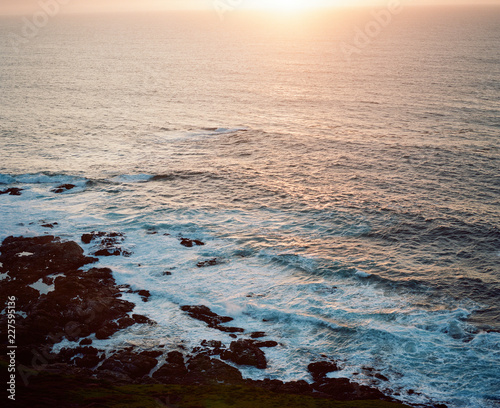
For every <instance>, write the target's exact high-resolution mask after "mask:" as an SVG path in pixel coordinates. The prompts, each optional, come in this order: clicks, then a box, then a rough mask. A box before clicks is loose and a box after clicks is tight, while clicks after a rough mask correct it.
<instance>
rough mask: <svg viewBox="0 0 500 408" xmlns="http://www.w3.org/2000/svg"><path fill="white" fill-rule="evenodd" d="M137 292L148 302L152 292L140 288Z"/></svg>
mask: <svg viewBox="0 0 500 408" xmlns="http://www.w3.org/2000/svg"><path fill="white" fill-rule="evenodd" d="M137 294H139V296H140V297H142V301H143V302H147V301H148V300H149V298H150V297H151V293H149V291H148V290H139V291H137Z"/></svg>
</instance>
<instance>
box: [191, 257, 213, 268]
mask: <svg viewBox="0 0 500 408" xmlns="http://www.w3.org/2000/svg"><path fill="white" fill-rule="evenodd" d="M214 265H217V258H213V259H209V260H208V261H201V262H198V263H197V264H196V266H197V267H198V268H205V267H207V266H214Z"/></svg>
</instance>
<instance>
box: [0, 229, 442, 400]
mask: <svg viewBox="0 0 500 408" xmlns="http://www.w3.org/2000/svg"><path fill="white" fill-rule="evenodd" d="M120 239H121V235H120V234H119V233H104V232H93V233H91V234H85V235H84V236H82V242H90V241H94V240H95V241H96V242H98V243H99V245H100V246H101V248H100V249H99V250H98V251H96V254H97V253H99V254H100V255H102V256H127V254H126V252H124V251H122V250H121V248H120V246H119V244H120ZM181 244H182V245H184V246H187V247H189V246H190V245H201V244H203V243H201V242H198V243H197V242H194V241H190V240H189V239H187V238H185V239H183V240H182V241H181ZM0 251H1V254H0V273H2V274H3V281H2V286H1V289H0V299H1V300H2V302H4V303H6V302H7V301H8V300H9V299H10V298H11V297H15V298H16V302H15V308H16V313H17V317H16V327H15V342H16V366H17V372H16V377H17V385H18V390H19V391H18V393H17V396H18V397H19V398H26V397H27V398H30V396H28V395H24V396H22V395H21V394H22V393H26V394H28V393H30V390H31V388H30V384H32V385H33V384H34V385H33V391H34V394H36V393H37V392H38V391H40V392H41V390H38V391H37V384H39V383H40V382H41V383H43V381H49V382H50V381H53V382H57V383H61V382H62V383H64V382H67V381H68V382H71V380H70V379H69V378H70V377H71V376H73V377H74V378H79V379H80V381H82V384H85V383H86V381H90V382H92V381H97V383H98V384H101V385H102V384H107V385H106V387H108V388H109V387H111V388H113V387H127V386H133V387H139V386H142V385H148V386H149V387H152V388H151V390H153V389H156V388H155V387H160V388H161V387H167V388H168V387H174V386H176V387H180V388H178V394H177V395H178V396H179V395H184V397H182V398H185V397H187V396H189V395H192V394H193V393H194V394H196V393H197V392H198V394H199V397H200V398H201V399H202V398H203V392H200V390H201V389H202V388H203V387H215V388H217V387H222V386H226V387H229V388H228V389H227V392H229V393H231V392H233V391H235V390H236V389H239V390H240V391H239V392H240V393H241V392H243V394H248V395H249V396H250V395H253V393H254V391H252V390H260V392H262V393H263V394H266V393H270V394H269V396H268V398H269V399H270V400H272V399H274V398H277V399H278V400H279V398H281V397H280V396H296V397H297V398H299V396H300V397H301V398H306V399H307V398H312V399H313V400H316V401H319V400H322V401H323V402H322V404H323V403H326V402H324V401H331V402H332V403H333V402H335V401H379V403H378V404H379V405H356V406H388V407H389V406H394V407H397V406H401V407H403V406H408V405H404V404H401V403H399V402H397V401H395V400H394V399H392V398H390V397H387V396H385V395H384V394H382V393H381V392H380V391H379V390H377V389H375V388H370V387H368V386H363V385H358V384H356V383H352V382H350V381H349V380H348V379H345V378H344V379H343V378H328V376H327V375H328V373H330V372H334V371H336V370H337V369H338V368H337V367H336V364H335V362H334V361H325V360H322V359H321V358H320V356H318V361H315V362H312V363H311V364H310V365H309V366H308V370H309V372H310V373H311V376H312V378H313V382H312V383H308V382H306V381H305V380H301V381H294V382H282V381H280V380H250V379H243V377H242V375H241V373H240V371H239V370H238V368H236V367H237V366H244V365H251V366H254V367H257V368H260V369H264V368H265V367H266V364H267V361H266V357H265V351H264V350H263V349H265V348H267V347H274V346H276V345H277V344H278V343H277V342H275V341H274V340H268V341H260V340H259V339H260V338H261V337H264V336H265V333H264V332H252V333H249V332H247V331H246V330H245V329H244V328H238V327H231V326H230V325H228V323H229V324H230V322H231V320H233V319H232V318H231V317H229V316H219V315H217V314H215V313H213V312H212V311H211V310H210V309H209V308H207V307H206V306H203V305H183V306H181V309H182V310H183V311H184V312H185V313H187V314H188V315H189V316H190V317H192V318H194V319H197V320H201V321H203V322H205V323H206V324H207V325H208V326H209V327H211V328H213V329H215V330H221V331H224V332H227V333H231V334H230V335H231V337H232V338H233V339H234V341H232V342H231V344H230V346H229V347H225V346H224V345H223V344H221V342H218V341H214V340H210V339H207V340H203V341H202V342H201V344H200V346H199V347H195V348H194V349H193V350H183V349H182V346H179V347H178V348H177V349H175V350H166V349H164V348H161V346H160V347H159V348H156V349H151V350H142V349H138V348H133V347H129V348H126V349H122V350H115V352H114V353H111V355H105V353H104V352H103V351H102V350H98V349H96V348H94V347H92V338H96V339H106V338H109V337H111V336H112V335H113V334H115V333H117V332H119V331H120V330H123V329H125V328H127V327H130V326H132V325H135V324H139V325H141V324H142V325H144V324H156V323H155V322H153V321H152V320H151V319H149V318H148V317H147V316H142V315H138V314H134V313H133V310H134V308H135V305H134V304H133V303H131V302H128V301H125V300H123V299H121V293H123V292H124V291H130V290H131V289H130V288H126V287H123V286H122V287H119V286H117V285H116V282H115V281H114V278H113V275H112V271H111V270H110V269H108V268H97V267H94V268H91V269H89V270H88V271H82V270H81V269H79V268H81V267H82V266H84V265H88V264H93V263H95V262H97V261H98V258H95V257H90V256H86V255H84V251H83V249H82V248H81V247H80V246H79V245H78V244H77V243H76V242H72V241H70V242H62V241H61V240H60V239H59V238H56V237H54V236H51V235H47V236H41V237H33V238H24V237H16V238H15V237H8V238H6V239H5V240H4V241H3V243H2V246H1V247H0ZM106 252H107V254H106ZM200 267H203V265H202V266H200ZM37 283H38V284H40V283H41V284H43V285H45V286H44V288H45V290H46V291H47V293H44V294H41V293H40V292H39V290H37V289H35V288H34V287H33V286H34V285H35V284H37ZM47 288H49V289H47ZM137 293H139V295H140V296H141V297H142V300H143V301H147V300H148V298H149V296H150V294H149V292H147V291H137ZM21 316H22V317H21ZM6 317H7V316H6V315H2V316H1V317H0V323H1V324H2V325H3V326H2V327H4V326H5V325H6V324H7V322H6V321H5V320H6ZM63 338H67V339H68V340H72V341H78V342H79V346H78V347H77V348H74V349H68V348H65V349H62V350H60V352H59V353H53V352H52V346H53V345H54V344H56V343H58V342H59V341H60V340H62V339H63ZM4 346H5V347H2V348H6V346H7V344H5V345H4ZM163 347H164V346H163ZM4 356H6V353H5V352H4V353H2V358H3V357H4ZM226 361H227V362H226ZM228 362H230V363H231V364H228ZM35 373H37V374H35ZM39 374H41V375H39ZM376 375H377V373H375V372H374V376H376ZM47 376H48V377H47ZM68 376H69V377H68ZM56 380H57V381H56ZM26 384H27V385H26ZM92 387H94V388H95V387H99V385H95V384H94V385H92ZM133 387H132V388H133ZM185 387H188V388H185ZM189 387H194V388H189ZM200 387H202V388H200ZM231 387H233V388H231ZM234 387H235V388H234ZM84 388H85V387H84ZM174 388H175V387H174ZM151 390H150V391H151ZM187 390H190V391H189V392H188V391H187ZM194 390H198V391H196V392H195V391H194ZM231 390H232V391H231ZM241 390H244V391H241ZM21 391H22V392H21ZM82 392H83V394H85V392H86V391H85V389H84V391H82ZM89 392H90V391H89ZM151 392H153V391H151ZM154 392H158V390H156V391H154ZM206 393H208V394H210V392H209V391H208V389H207V391H206ZM208 394H207V395H208ZM216 394H217V395H218V393H217V392H216ZM59 397H61V398H69V397H68V396H67V395H66V397H64V396H63V395H62V394H61V395H59ZM254 397H255V396H254ZM254 397H252V398H254ZM130 398H131V400H133V399H134V398H135V391H134V392H130ZM182 398H181V400H179V403H181V404H182ZM242 398H245V396H244V395H243V397H242ZM111 399H113V398H112V397H111ZM299 399H300V398H299ZM71 403H73V402H71ZM367 403H368V402H367ZM301 404H304V402H303V401H302V402H301ZM363 404H364V403H363ZM380 404H382V405H380ZM384 404H385V405H384ZM48 405H50V404H48ZM48 405H47V406H48ZM68 406H70V405H68ZM75 406H78V405H75ZM82 406H83V405H82ZM99 406H101V405H99ZM102 406H106V405H102ZM122 406H123V405H122ZM159 406H161V405H159ZM163 406H165V405H163ZM166 406H168V405H166ZM180 406H183V405H180ZM289 406H295V405H289ZM297 406H304V405H297ZM320 406H328V405H320ZM435 407H444V405H435Z"/></svg>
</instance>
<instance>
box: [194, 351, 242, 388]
mask: <svg viewBox="0 0 500 408" xmlns="http://www.w3.org/2000/svg"><path fill="white" fill-rule="evenodd" d="M187 368H188V370H189V374H188V375H187V376H186V379H185V381H186V383H188V384H212V383H215V384H217V383H221V382H222V383H225V384H239V383H242V382H243V378H242V376H241V373H240V371H239V370H238V369H237V368H234V367H231V366H230V365H228V364H226V363H224V362H222V361H220V360H217V359H214V358H210V357H208V356H204V355H197V356H195V357H193V358H191V359H190V360H189V361H188V365H187Z"/></svg>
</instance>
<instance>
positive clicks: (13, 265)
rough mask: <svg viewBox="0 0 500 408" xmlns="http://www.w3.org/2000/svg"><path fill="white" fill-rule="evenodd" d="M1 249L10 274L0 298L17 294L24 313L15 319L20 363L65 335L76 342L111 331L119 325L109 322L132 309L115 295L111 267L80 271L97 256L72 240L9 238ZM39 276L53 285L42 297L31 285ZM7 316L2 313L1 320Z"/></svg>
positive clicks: (19, 305) (5, 266)
mask: <svg viewBox="0 0 500 408" xmlns="http://www.w3.org/2000/svg"><path fill="white" fill-rule="evenodd" d="M0 252H1V254H0V263H1V264H2V268H5V270H8V271H9V272H8V278H10V279H4V280H3V281H2V285H1V286H0V302H5V301H6V300H7V298H8V297H9V296H15V297H16V298H17V301H16V309H17V310H18V311H19V312H24V313H25V314H26V318H24V319H20V320H18V321H16V323H17V327H16V345H17V346H18V349H17V350H18V356H19V359H18V362H19V363H21V364H25V365H30V364H31V361H32V360H33V355H32V352H31V351H32V350H33V349H36V350H44V349H46V348H48V349H50V348H51V346H52V345H53V344H54V343H57V342H59V341H60V340H62V339H63V338H67V339H68V340H71V341H78V340H79V339H81V338H85V337H88V336H90V335H91V334H93V333H96V335H97V333H99V336H98V337H100V338H106V337H108V336H110V335H112V334H113V333H114V332H115V331H116V330H118V329H119V327H118V325H117V324H116V323H114V324H111V322H113V321H115V320H117V319H120V318H122V317H125V316H127V315H128V313H129V312H130V311H132V309H133V307H134V305H133V304H132V303H130V302H127V301H124V300H122V299H119V298H118V296H119V293H120V291H119V289H118V288H117V287H116V286H115V281H114V279H113V276H112V273H111V270H109V269H107V268H91V269H90V270H88V271H86V272H84V271H81V270H78V268H79V267H81V266H83V265H85V264H88V263H90V262H94V261H95V260H96V259H95V258H90V257H86V256H84V255H83V249H82V248H80V247H79V246H78V244H76V243H75V242H60V241H59V239H57V238H55V237H53V236H43V237H35V238H23V237H9V238H6V239H5V240H4V242H3V244H2V246H1V247H0ZM55 274H58V275H60V276H58V277H57V278H55V279H54V278H52V276H53V275H55ZM39 279H42V280H45V281H47V282H48V281H50V280H53V285H54V289H53V290H52V291H51V292H49V293H47V294H44V295H40V293H39V292H38V291H37V290H35V289H33V288H31V287H30V286H29V285H31V284H33V283H35V282H37V281H38V280H39ZM5 318H6V317H5V316H0V324H4V323H5ZM88 364H90V362H89V363H88Z"/></svg>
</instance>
